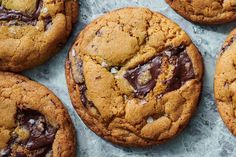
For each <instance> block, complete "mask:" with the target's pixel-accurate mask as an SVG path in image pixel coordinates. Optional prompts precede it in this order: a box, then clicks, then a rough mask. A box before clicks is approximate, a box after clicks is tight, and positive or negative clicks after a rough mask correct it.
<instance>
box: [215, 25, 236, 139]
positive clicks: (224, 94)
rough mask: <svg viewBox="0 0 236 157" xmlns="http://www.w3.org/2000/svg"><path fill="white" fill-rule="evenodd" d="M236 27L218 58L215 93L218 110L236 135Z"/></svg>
mask: <svg viewBox="0 0 236 157" xmlns="http://www.w3.org/2000/svg"><path fill="white" fill-rule="evenodd" d="M235 52H236V29H235V30H233V31H232V32H231V33H230V35H229V36H228V38H227V39H226V41H225V44H224V46H223V47H222V50H221V54H220V56H219V58H218V60H217V64H216V72H215V82H214V88H215V89H214V93H215V99H216V103H217V107H218V111H219V113H220V115H221V117H222V119H223V121H224V122H225V124H226V126H227V127H228V128H229V130H230V131H231V132H232V133H233V134H234V135H236V54H235Z"/></svg>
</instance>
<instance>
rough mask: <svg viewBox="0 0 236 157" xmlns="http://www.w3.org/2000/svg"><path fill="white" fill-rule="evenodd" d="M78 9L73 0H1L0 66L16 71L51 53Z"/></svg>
mask: <svg viewBox="0 0 236 157" xmlns="http://www.w3.org/2000/svg"><path fill="white" fill-rule="evenodd" d="M77 12H78V6H77V1H76V0H63V1H62V0H0V47H1V49H0V70H3V71H14V72H19V71H22V70H25V69H29V68H32V67H34V66H37V65H39V64H42V63H43V62H45V61H46V60H47V59H49V58H50V57H52V55H54V54H55V53H56V52H57V51H58V50H59V49H60V48H61V47H62V45H63V43H65V42H66V40H67V38H68V36H69V33H70V32H71V29H72V24H73V23H75V21H76V17H77Z"/></svg>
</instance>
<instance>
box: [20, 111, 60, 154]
mask: <svg viewBox="0 0 236 157" xmlns="http://www.w3.org/2000/svg"><path fill="white" fill-rule="evenodd" d="M17 119H18V121H19V123H20V125H21V126H23V127H25V128H26V129H27V130H29V131H30V137H29V139H28V141H27V143H26V147H27V148H28V149H29V150H35V149H39V148H42V147H47V146H51V145H52V143H53V141H54V137H55V134H56V129H55V128H53V127H52V126H51V125H50V124H48V123H47V122H46V120H45V118H44V116H43V115H41V114H40V113H39V112H37V111H32V110H20V111H19V113H18V116H17Z"/></svg>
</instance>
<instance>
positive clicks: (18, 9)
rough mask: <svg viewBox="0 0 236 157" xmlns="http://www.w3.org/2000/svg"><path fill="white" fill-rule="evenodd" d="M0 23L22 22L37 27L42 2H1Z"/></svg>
mask: <svg viewBox="0 0 236 157" xmlns="http://www.w3.org/2000/svg"><path fill="white" fill-rule="evenodd" d="M0 3H1V5H0V22H1V21H12V20H16V21H21V22H25V23H28V24H32V25H35V24H36V21H37V20H38V17H39V14H40V11H41V8H42V3H43V1H42V0H1V1H0Z"/></svg>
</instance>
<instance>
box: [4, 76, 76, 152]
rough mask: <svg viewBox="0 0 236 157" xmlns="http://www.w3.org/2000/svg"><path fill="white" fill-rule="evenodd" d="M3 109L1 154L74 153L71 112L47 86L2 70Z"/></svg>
mask: <svg viewBox="0 0 236 157" xmlns="http://www.w3.org/2000/svg"><path fill="white" fill-rule="evenodd" d="M0 113H1V114H0V156H2V157H36V156H38V157H44V156H47V157H73V156H75V132H74V128H73V125H72V122H71V120H70V118H69V115H68V112H67V111H66V109H65V108H64V107H63V104H62V103H61V102H60V100H59V99H58V98H57V97H56V96H55V95H54V94H53V93H52V92H51V91H49V90H48V89H47V88H46V87H44V86H42V85H40V84H38V83H36V82H33V81H30V80H29V79H27V78H25V77H23V76H20V75H15V74H12V73H3V72H0Z"/></svg>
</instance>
